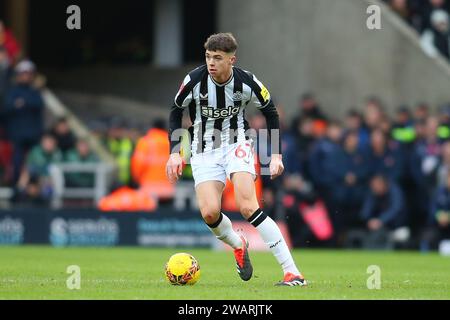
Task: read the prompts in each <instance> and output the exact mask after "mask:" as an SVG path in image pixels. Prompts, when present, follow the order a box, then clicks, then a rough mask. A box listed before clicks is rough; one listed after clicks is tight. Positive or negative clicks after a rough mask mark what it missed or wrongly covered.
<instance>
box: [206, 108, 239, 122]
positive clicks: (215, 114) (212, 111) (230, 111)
mask: <svg viewBox="0 0 450 320" xmlns="http://www.w3.org/2000/svg"><path fill="white" fill-rule="evenodd" d="M239 109H240V107H232V106H229V107H228V108H225V109H218V108H213V107H209V106H201V112H202V116H204V117H208V118H213V119H220V118H228V117H231V116H234V115H237V114H238V113H239Z"/></svg>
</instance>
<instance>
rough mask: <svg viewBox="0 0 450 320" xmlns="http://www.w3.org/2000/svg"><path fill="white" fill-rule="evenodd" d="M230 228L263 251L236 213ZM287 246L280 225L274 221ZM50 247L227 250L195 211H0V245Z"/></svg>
mask: <svg viewBox="0 0 450 320" xmlns="http://www.w3.org/2000/svg"><path fill="white" fill-rule="evenodd" d="M229 217H230V219H232V220H233V226H234V227H235V229H238V230H239V229H242V231H243V232H245V234H246V236H247V238H248V239H249V241H250V249H252V250H256V251H267V250H268V248H267V246H266V245H265V244H264V243H263V241H262V239H261V237H260V236H259V233H258V231H257V230H256V228H254V227H253V226H251V225H250V224H249V223H248V222H246V221H245V220H244V219H243V218H242V217H241V215H240V214H229ZM278 225H279V226H280V229H281V231H282V232H283V235H284V237H285V240H286V242H287V243H288V245H289V246H291V240H290V237H289V233H288V231H287V227H286V224H285V223H284V222H278ZM2 245H7V246H17V245H51V246H54V247H69V246H75V247H114V246H144V247H171V248H173V247H204V248H205V247H206V248H213V249H216V250H230V248H226V247H225V246H224V245H223V244H222V242H220V241H218V240H217V239H216V238H215V236H214V235H213V234H212V233H211V231H210V230H209V229H208V227H207V226H206V224H205V223H204V222H203V219H202V218H201V216H200V214H199V213H198V211H174V210H171V209H165V208H161V209H159V210H158V211H156V212H152V213H148V212H146V213H144V212H133V213H131V212H127V213H123V212H101V211H98V210H94V209H85V210H79V209H64V210H50V209H46V208H42V209H37V208H30V209H25V208H23V209H13V210H0V246H2Z"/></svg>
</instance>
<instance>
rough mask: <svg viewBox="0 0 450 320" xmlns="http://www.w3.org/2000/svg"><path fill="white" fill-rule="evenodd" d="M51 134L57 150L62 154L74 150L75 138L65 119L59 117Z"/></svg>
mask: <svg viewBox="0 0 450 320" xmlns="http://www.w3.org/2000/svg"><path fill="white" fill-rule="evenodd" d="M51 133H52V135H53V136H54V137H55V139H56V141H57V143H58V148H59V150H61V152H62V153H63V154H65V153H66V152H68V151H69V150H72V149H74V148H75V143H76V138H75V136H74V134H73V132H72V130H71V129H70V127H69V122H68V121H67V119H66V118H65V117H61V118H59V119H58V120H57V121H56V123H55V125H54V126H53V129H52V130H51Z"/></svg>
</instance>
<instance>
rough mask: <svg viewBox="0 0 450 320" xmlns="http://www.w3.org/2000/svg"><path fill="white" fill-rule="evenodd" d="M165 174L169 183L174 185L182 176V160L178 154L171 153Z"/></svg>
mask: <svg viewBox="0 0 450 320" xmlns="http://www.w3.org/2000/svg"><path fill="white" fill-rule="evenodd" d="M166 174H167V178H168V179H169V181H170V183H172V184H174V183H176V182H177V181H178V178H179V177H181V175H182V174H183V159H182V158H181V156H180V154H179V153H172V154H171V155H170V158H169V161H167V165H166Z"/></svg>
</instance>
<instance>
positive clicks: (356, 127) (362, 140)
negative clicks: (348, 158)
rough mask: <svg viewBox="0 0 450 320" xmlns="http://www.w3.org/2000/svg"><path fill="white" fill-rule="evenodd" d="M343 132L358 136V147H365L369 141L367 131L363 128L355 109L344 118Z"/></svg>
mask: <svg viewBox="0 0 450 320" xmlns="http://www.w3.org/2000/svg"><path fill="white" fill-rule="evenodd" d="M345 130H346V131H353V132H356V133H357V134H358V141H359V147H360V148H361V147H364V146H367V144H368V143H369V140H370V135H369V131H368V130H367V128H365V127H364V126H363V118H362V115H361V114H360V113H359V112H358V111H356V110H355V109H351V110H350V111H348V112H347V115H346V117H345Z"/></svg>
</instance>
